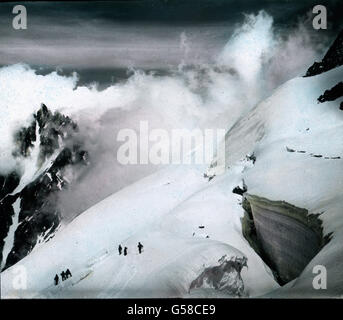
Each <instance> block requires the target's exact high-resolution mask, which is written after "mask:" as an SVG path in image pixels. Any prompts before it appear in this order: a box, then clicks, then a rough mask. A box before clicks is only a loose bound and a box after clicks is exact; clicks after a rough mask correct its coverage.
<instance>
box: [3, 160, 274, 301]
mask: <svg viewBox="0 0 343 320" xmlns="http://www.w3.org/2000/svg"><path fill="white" fill-rule="evenodd" d="M242 168H243V167H242V166H240V167H237V169H236V172H235V174H229V175H228V176H226V177H222V178H220V179H217V181H216V182H208V180H207V179H205V178H204V177H203V172H204V170H205V168H204V167H200V168H196V167H192V166H177V167H170V168H168V169H164V170H162V171H160V172H158V173H156V174H154V175H152V176H149V177H147V178H145V179H143V180H141V181H139V182H137V183H135V184H134V185H132V186H129V187H127V188H125V189H123V190H121V191H120V192H118V193H116V194H114V195H113V196H111V197H109V198H107V199H105V200H104V201H102V202H100V203H98V204H97V205H96V206H94V207H92V208H90V209H89V210H87V211H86V212H85V213H83V214H82V215H80V216H78V217H77V218H76V219H75V220H73V221H72V222H71V223H70V224H69V225H68V226H66V227H65V228H64V229H63V230H61V231H60V232H59V233H58V234H57V235H56V236H55V237H54V238H53V239H52V240H51V241H49V242H48V243H46V244H44V246H41V247H40V248H38V249H37V250H34V251H33V252H32V253H31V254H30V255H29V256H27V257H26V258H24V259H23V260H22V261H21V262H20V264H18V265H20V266H24V267H25V270H27V277H28V279H27V281H28V283H27V285H28V287H27V290H21V291H20V290H19V291H17V290H15V289H14V288H13V286H12V281H13V279H14V277H15V274H14V273H13V270H15V269H13V268H15V266H14V267H13V268H10V269H8V270H6V271H4V272H3V273H2V277H1V280H2V281H1V286H2V295H3V297H26V298H35V297H55V298H56V297H60V298H67V297H68V298H70V297H107V298H108V297H175V296H183V297H187V296H192V292H191V294H190V295H189V289H190V286H191V283H192V282H193V281H194V280H195V279H196V278H197V277H198V276H199V275H200V274H201V273H202V272H203V271H204V270H205V269H206V268H209V267H215V266H219V265H220V264H221V263H222V262H223V260H230V259H234V260H235V259H236V258H243V257H246V258H247V259H248V261H247V268H246V267H243V270H242V272H241V276H242V279H243V283H244V294H245V295H250V296H254V295H261V294H263V293H266V292H268V291H270V290H272V289H275V288H277V287H278V285H277V283H276V282H275V280H274V279H273V277H272V275H271V272H270V271H269V268H268V267H266V266H265V264H264V263H263V262H262V260H261V259H260V258H259V257H258V256H257V254H256V253H255V252H254V251H253V250H252V249H251V248H250V246H249V244H248V243H247V241H246V240H245V239H244V238H243V236H242V233H241V226H240V217H241V216H242V213H243V210H242V208H241V206H240V204H239V201H240V196H238V195H236V194H233V193H232V192H231V190H232V188H233V186H234V185H235V184H237V183H238V182H239V175H240V172H241V171H242ZM199 227H203V228H199ZM206 236H208V238H207V237H206ZM138 241H141V242H142V243H143V245H144V252H143V253H142V254H141V255H139V254H138V250H137V247H136V246H137V243H138ZM119 244H122V246H123V247H124V246H127V247H128V255H127V256H123V255H119V254H118V252H117V247H118V245H119ZM238 248H239V249H238ZM223 257H224V258H223ZM220 259H222V260H221V261H219V260H220ZM66 268H69V269H70V270H71V271H72V273H73V277H72V278H70V279H69V280H68V281H66V282H63V284H61V285H59V286H57V287H55V286H54V284H53V278H54V276H55V274H56V273H59V272H61V271H62V270H65V269H66ZM238 275H239V273H237V276H238ZM223 276H224V274H223ZM238 280H239V279H237V281H238ZM238 282H239V281H238ZM207 286H208V287H209V288H205V289H204V290H207V291H208V290H210V289H211V285H210V284H208V285H207ZM199 291H200V292H199ZM207 291H206V292H207ZM210 291H212V295H224V294H225V291H224V292H223V291H218V290H215V289H213V290H210ZM233 292H235V288H233ZM237 292H239V288H237ZM196 294H197V295H199V294H200V295H201V288H197V289H196ZM206 294H208V293H206Z"/></svg>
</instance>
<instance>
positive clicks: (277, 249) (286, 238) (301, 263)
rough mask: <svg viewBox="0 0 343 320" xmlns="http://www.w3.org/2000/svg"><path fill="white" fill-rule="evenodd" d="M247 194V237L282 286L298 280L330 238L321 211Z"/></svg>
mask: <svg viewBox="0 0 343 320" xmlns="http://www.w3.org/2000/svg"><path fill="white" fill-rule="evenodd" d="M245 197H246V203H245V207H249V208H248V209H246V208H245V209H246V211H248V215H249V222H250V223H249V224H243V234H244V236H245V237H246V238H247V240H248V241H249V243H251V242H253V245H252V247H253V248H254V249H255V251H256V252H257V253H258V254H259V255H260V256H261V257H262V259H263V260H264V261H265V262H266V263H267V264H268V265H269V267H270V268H271V269H272V270H273V271H274V275H275V278H276V279H277V280H278V282H279V283H280V284H281V285H283V284H285V283H287V282H289V281H291V280H293V279H295V278H296V277H298V276H299V275H300V273H301V272H302V271H303V270H304V268H305V267H306V265H307V264H308V263H309V262H310V261H311V260H312V258H313V257H314V256H315V255H316V254H317V253H318V252H319V251H320V250H321V248H322V247H323V246H324V245H325V244H326V243H327V242H328V241H329V239H330V235H328V236H326V237H324V235H323V228H322V221H321V220H320V219H319V214H309V213H308V211H307V210H306V209H302V208H298V207H295V206H293V205H291V204H289V203H287V202H285V201H270V200H268V199H265V198H261V197H257V196H254V195H249V194H246V195H245ZM247 202H248V204H247ZM247 226H248V227H249V228H247Z"/></svg>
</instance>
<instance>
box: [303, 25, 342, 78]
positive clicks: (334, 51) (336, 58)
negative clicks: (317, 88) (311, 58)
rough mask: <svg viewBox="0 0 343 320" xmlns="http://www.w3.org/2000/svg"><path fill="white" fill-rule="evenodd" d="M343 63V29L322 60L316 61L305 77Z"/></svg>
mask: <svg viewBox="0 0 343 320" xmlns="http://www.w3.org/2000/svg"><path fill="white" fill-rule="evenodd" d="M341 65H343V30H342V31H341V32H340V33H339V35H338V37H337V38H336V40H335V41H334V43H333V44H332V45H331V47H330V49H329V50H328V52H327V53H326V54H325V56H324V58H323V60H322V61H321V62H315V63H314V64H313V65H312V66H311V67H310V68H309V69H308V70H307V72H306V75H305V77H311V76H315V75H317V74H321V73H323V72H326V71H329V70H331V69H333V68H337V67H339V66H341Z"/></svg>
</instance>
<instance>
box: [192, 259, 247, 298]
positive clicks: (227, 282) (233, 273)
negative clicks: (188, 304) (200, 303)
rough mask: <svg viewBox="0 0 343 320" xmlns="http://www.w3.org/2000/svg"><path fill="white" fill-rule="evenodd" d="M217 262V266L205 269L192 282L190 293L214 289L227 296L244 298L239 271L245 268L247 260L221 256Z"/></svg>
mask: <svg viewBox="0 0 343 320" xmlns="http://www.w3.org/2000/svg"><path fill="white" fill-rule="evenodd" d="M218 262H219V265H218V266H214V267H209V268H206V269H205V270H204V271H203V272H202V273H201V274H200V275H199V276H198V277H197V278H196V279H195V280H193V281H192V283H191V286H190V291H191V290H192V289H196V288H202V289H214V290H217V291H220V292H221V293H225V294H226V295H228V296H233V297H242V296H244V295H245V294H244V283H243V280H242V277H241V270H242V268H243V267H245V266H247V259H246V258H245V257H243V258H239V257H235V258H227V257H226V256H223V257H222V258H221V259H219V260H218Z"/></svg>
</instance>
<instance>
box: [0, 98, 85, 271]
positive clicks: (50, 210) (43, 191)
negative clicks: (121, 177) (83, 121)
mask: <svg viewBox="0 0 343 320" xmlns="http://www.w3.org/2000/svg"><path fill="white" fill-rule="evenodd" d="M77 132H78V130H77V125H76V123H74V122H73V121H72V120H71V119H70V118H69V117H66V116H64V115H62V114H61V113H59V112H55V113H52V112H51V111H50V110H49V109H48V108H47V107H46V106H45V105H44V104H43V105H42V106H41V108H40V109H39V110H38V111H37V113H36V114H34V116H33V121H32V123H31V125H29V126H28V127H23V128H21V129H20V130H19V131H18V132H17V133H16V134H15V137H14V141H15V150H14V152H13V155H14V156H15V157H17V158H18V159H19V158H27V157H28V156H29V155H30V154H31V152H32V149H33V147H34V143H35V142H36V141H37V139H38V136H37V135H39V141H40V144H39V146H38V147H39V157H38V163H37V164H36V165H37V166H38V167H39V166H40V165H41V164H42V163H44V161H45V160H49V159H52V160H51V164H50V165H49V166H48V167H47V168H46V170H44V171H43V172H42V173H41V174H40V175H39V176H38V177H36V178H35V179H34V180H33V181H28V182H26V185H23V187H22V188H21V187H20V188H19V189H18V188H17V187H18V185H19V183H20V182H21V179H22V177H21V176H20V174H19V173H16V172H12V173H10V174H9V175H7V176H0V185H1V187H0V265H2V266H3V269H6V268H9V267H10V266H12V265H14V264H15V263H16V262H18V261H19V260H21V259H22V258H24V257H25V256H26V255H27V254H28V253H30V252H31V251H32V249H33V248H34V247H35V245H36V244H37V242H38V240H39V239H40V240H41V241H47V240H49V239H50V238H51V237H52V236H54V234H55V232H56V231H57V229H58V227H59V225H60V221H61V215H60V212H59V211H58V209H57V206H56V197H57V194H58V192H59V191H60V190H62V189H64V188H67V187H68V185H69V184H70V183H71V181H69V180H68V179H66V178H65V175H64V173H65V170H67V169H69V168H72V167H73V166H74V165H78V166H79V165H86V164H87V163H88V154H87V152H86V151H85V150H83V149H82V144H81V143H80V142H78V141H77V139H75V136H76V135H77ZM53 154H57V156H56V157H53V158H51V156H52V155H53ZM17 200H18V201H20V208H19V214H18V225H17V227H16V229H15V230H14V241H13V246H12V247H11V248H10V252H9V253H8V254H6V257H4V256H3V254H4V247H5V245H6V244H5V241H6V239H7V236H8V234H9V231H10V228H11V225H13V223H14V216H15V212H14V203H15V202H16V201H17ZM7 245H8V244H7Z"/></svg>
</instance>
